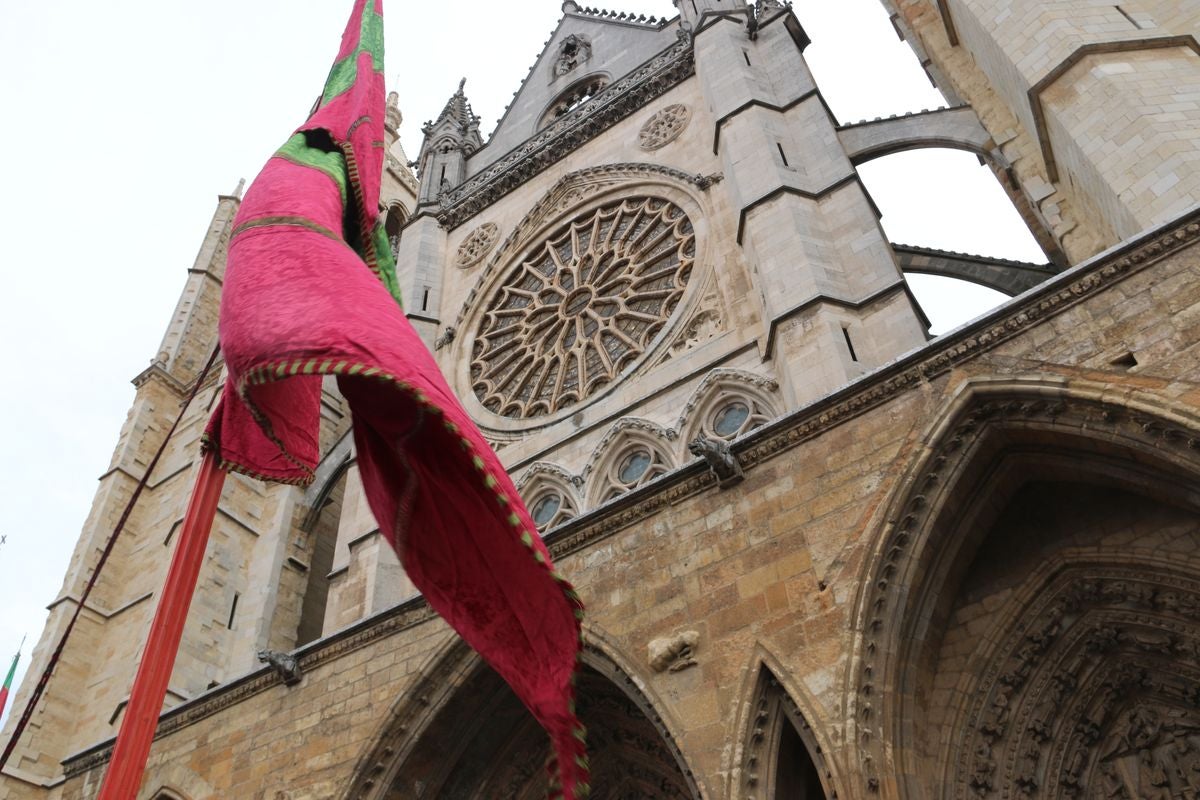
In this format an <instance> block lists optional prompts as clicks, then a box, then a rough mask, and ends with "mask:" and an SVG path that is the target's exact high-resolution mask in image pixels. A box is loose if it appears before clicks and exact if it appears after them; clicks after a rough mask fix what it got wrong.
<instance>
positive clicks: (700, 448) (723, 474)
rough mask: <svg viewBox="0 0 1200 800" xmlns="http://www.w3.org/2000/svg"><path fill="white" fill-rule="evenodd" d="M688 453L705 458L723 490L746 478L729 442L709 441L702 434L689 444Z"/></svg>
mask: <svg viewBox="0 0 1200 800" xmlns="http://www.w3.org/2000/svg"><path fill="white" fill-rule="evenodd" d="M688 451H689V452H690V453H691V454H692V455H694V456H699V457H700V458H703V459H704V460H705V462H707V464H708V468H709V469H711V470H712V472H713V474H714V475H716V476H717V483H718V484H719V485H720V486H721V488H722V489H724V488H726V487H728V486H733V485H734V484H735V483H739V482H740V481H741V480H742V479H743V478H745V477H746V476H745V475H744V474H743V473H742V465H741V464H739V463H738V460H737V457H736V456H735V455H734V454H733V451H732V450H731V449H730V448H729V442H726V441H723V440H721V439H709V438H708V437H707V436H704V435H703V434H701V435H700V436H697V437H696V438H695V439H692V441H690V442H688Z"/></svg>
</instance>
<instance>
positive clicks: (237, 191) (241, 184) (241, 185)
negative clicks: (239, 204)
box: [233, 178, 246, 200]
mask: <svg viewBox="0 0 1200 800" xmlns="http://www.w3.org/2000/svg"><path fill="white" fill-rule="evenodd" d="M245 188H246V179H245V178H238V185H237V188H236V189H234V190H233V196H234V197H236V198H238V199H239V200H240V199H241V197H242V190H243V189H245Z"/></svg>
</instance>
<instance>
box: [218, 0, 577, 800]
mask: <svg viewBox="0 0 1200 800" xmlns="http://www.w3.org/2000/svg"><path fill="white" fill-rule="evenodd" d="M383 119H384V85H383V16H382V9H381V8H380V0H357V2H356V3H355V6H354V11H353V15H352V17H351V20H350V23H349V25H348V26H347V28H346V32H345V34H344V35H343V38H342V47H341V50H340V52H339V53H338V58H337V61H336V62H335V64H334V67H333V69H332V71H331V72H330V75H329V79H328V81H327V83H326V85H325V90H324V92H323V94H322V96H321V99H320V101H319V102H318V104H317V107H316V108H315V109H314V111H313V113H312V115H311V116H310V118H309V119H308V121H307V122H306V123H305V124H304V125H303V126H302V127H301V128H300V129H299V130H298V131H297V132H296V133H295V134H294V135H293V136H292V137H291V139H289V140H288V141H287V143H286V144H285V145H284V146H283V147H282V148H281V149H280V150H279V151H278V152H277V153H276V154H275V155H274V156H273V157H272V158H271V159H270V160H269V161H268V162H267V164H266V166H265V167H264V168H263V170H262V172H261V173H260V174H259V176H258V178H256V179H255V181H254V183H253V184H252V185H251V186H250V188H249V190H248V191H247V192H246V196H245V199H244V200H243V201H242V204H241V208H240V210H239V211H238V215H237V218H236V220H235V221H234V231H233V237H232V240H231V242H230V245H229V257H228V262H227V266H226V273H225V282H224V288H223V294H222V298H221V320H220V336H221V349H222V352H223V353H224V356H225V363H226V365H227V367H228V370H229V380H228V383H227V384H226V386H225V392H224V395H223V396H222V398H221V403H220V405H219V407H218V408H217V410H216V412H215V413H214V415H213V418H212V420H211V422H210V423H209V427H208V431H207V432H206V434H205V442H206V447H208V448H209V449H211V450H212V451H213V452H214V453H215V454H216V456H217V457H218V458H219V459H220V462H221V466H222V467H224V468H226V469H229V470H231V471H235V472H241V473H243V474H246V475H250V476H253V477H257V478H261V479H263V480H267V481H277V482H285V483H301V484H302V483H307V482H309V481H311V480H312V477H313V471H314V469H315V466H316V463H317V460H318V458H319V457H320V453H319V447H318V430H319V405H320V394H321V380H322V376H323V375H334V376H337V381H338V386H339V388H340V390H341V392H342V394H343V395H344V396H345V397H346V399H347V401H348V402H349V404H350V409H351V413H352V415H353V420H354V442H355V446H356V448H357V454H358V467H359V470H360V472H361V474H362V481H363V487H364V489H365V492H366V497H367V501H368V502H369V504H370V506H371V510H372V511H373V512H374V514H375V518H376V520H377V521H378V523H379V527H380V530H381V531H382V532H383V533H384V535H385V536H386V537H387V538H388V540H389V541H390V542H391V544H392V546H393V547H394V548H395V549H396V552H397V554H398V555H399V556H400V560H401V562H402V563H403V565H404V568H405V570H406V571H407V573H408V575H409V577H410V578H411V579H412V581H413V583H414V584H416V586H417V588H418V589H420V590H421V592H422V593H423V594H424V596H425V598H426V599H427V600H428V602H429V604H430V606H432V607H433V608H434V609H435V610H436V611H437V612H438V613H440V614H441V615H442V617H443V618H445V620H446V621H447V622H448V623H449V624H450V625H451V626H453V627H454V629H455V630H456V631H458V632H459V634H460V635H461V636H462V637H463V639H464V640H466V642H467V643H468V644H470V645H471V646H472V647H473V648H474V649H475V650H476V651H478V652H479V654H480V655H481V656H482V657H483V658H484V659H485V660H486V661H487V662H488V663H489V664H490V665H491V666H492V667H493V668H494V669H495V670H496V672H498V673H499V674H500V676H501V677H503V678H504V679H505V680H506V681H507V682H508V684H509V686H511V687H512V689H513V691H514V692H515V693H516V695H517V696H518V697H519V698H520V699H521V700H522V702H524V703H525V705H526V706H527V707H528V708H529V710H530V711H531V712H532V713H533V715H534V717H535V718H536V719H537V720H538V721H539V722H540V723H541V724H542V726H543V727H544V728H545V729H546V731H547V732H548V733H549V735H550V740H551V744H552V746H553V753H554V756H555V758H554V759H552V760H551V764H552V773H553V774H552V775H551V794H552V796H562V797H564V798H567V799H568V800H574V798H577V797H583V796H585V795H586V794H587V785H588V784H587V781H588V772H587V759H586V755H585V748H584V732H583V727H582V726H581V725H580V724H579V721H578V719H577V718H576V715H575V702H574V682H575V674H576V671H577V670H578V668H579V655H580V649H581V646H580V621H581V619H582V617H583V605H582V603H581V602H580V601H579V597H578V595H576V593H575V591H574V590H573V589H572V588H571V586H570V584H569V583H567V582H566V581H565V580H563V579H562V578H561V577H560V576H559V574H558V573H557V572H556V571H555V570H554V567H553V566H552V564H551V562H550V557H549V553H548V552H547V550H546V548H545V545H544V544H543V543H542V541H541V538H540V537H539V536H538V535H537V531H536V528H535V527H534V525H533V523H532V521H531V520H530V517H529V513H528V512H527V511H526V509H525V506H524V504H523V503H522V502H521V499H520V497H519V496H518V495H517V492H516V490H515V488H514V487H513V484H512V481H511V480H510V479H509V477H508V475H507V473H506V472H505V470H504V468H503V466H501V464H500V462H499V459H497V458H496V456H495V454H494V453H493V452H492V450H491V448H490V447H489V446H488V444H487V442H486V441H485V440H484V438H483V436H482V435H481V434H480V433H479V431H478V430H477V429H476V427H475V425H474V424H473V423H472V421H471V419H470V417H469V416H468V415H467V413H466V412H465V411H464V410H463V408H462V406H461V405H460V404H459V402H458V400H457V399H456V398H455V396H454V394H453V393H452V392H451V390H450V388H449V386H448V385H447V384H446V382H445V380H444V379H443V377H442V375H441V373H440V372H439V370H438V368H437V365H436V364H435V362H434V360H433V357H432V356H431V354H430V353H429V350H428V349H427V348H426V347H425V345H424V344H423V343H422V342H421V340H420V339H419V337H418V336H417V334H416V332H415V331H414V330H413V329H412V327H411V325H410V324H409V322H408V320H407V319H406V318H405V316H404V313H403V311H402V310H401V306H400V297H399V291H398V284H397V281H396V277H395V267H394V264H393V263H392V257H391V253H390V250H389V247H388V243H387V240H386V237H385V235H384V232H383V227H382V224H381V221H380V219H379V213H378V208H379V191H380V181H381V176H382V170H383V160H384V142H383Z"/></svg>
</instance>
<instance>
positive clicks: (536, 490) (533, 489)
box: [517, 461, 583, 534]
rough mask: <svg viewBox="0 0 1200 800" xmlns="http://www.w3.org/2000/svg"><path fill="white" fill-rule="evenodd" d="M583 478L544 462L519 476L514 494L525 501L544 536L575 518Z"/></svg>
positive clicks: (581, 501) (580, 501)
mask: <svg viewBox="0 0 1200 800" xmlns="http://www.w3.org/2000/svg"><path fill="white" fill-rule="evenodd" d="M581 486H583V478H581V477H579V476H578V475H572V474H571V473H570V472H568V471H567V470H565V469H563V468H562V467H560V466H558V465H557V464H551V463H549V462H546V461H538V462H536V463H535V464H533V465H532V466H530V467H529V469H527V470H525V472H524V473H522V475H521V477H520V479H519V480H518V481H517V492H519V493H520V495H521V498H522V499H523V500H524V501H525V506H526V508H528V509H529V513H530V516H531V517H532V518H533V522H534V524H535V525H536V526H537V529H538V531H540V532H541V533H543V534H544V533H545V532H547V531H549V530H551V529H553V528H556V527H557V526H559V525H561V524H562V523H564V522H566V521H567V520H569V519H572V518H574V517H577V516H579V509H580V508H581V507H582V505H583V500H582V498H581V497H580V495H579V489H580V487H581Z"/></svg>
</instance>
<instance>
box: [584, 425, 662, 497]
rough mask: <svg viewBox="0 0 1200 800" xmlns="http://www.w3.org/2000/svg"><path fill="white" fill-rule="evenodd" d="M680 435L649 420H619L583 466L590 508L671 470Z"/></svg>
mask: <svg viewBox="0 0 1200 800" xmlns="http://www.w3.org/2000/svg"><path fill="white" fill-rule="evenodd" d="M678 438H679V437H678V434H677V433H676V432H675V431H673V430H668V429H666V428H664V427H662V426H661V425H659V424H657V423H655V422H651V421H650V420H646V419H639V418H635V417H624V418H622V419H619V420H617V421H616V422H615V423H614V424H613V426H612V427H611V428H610V429H609V431H608V433H606V434H605V435H604V438H602V439H601V440H600V442H599V444H597V445H596V449H595V450H594V451H593V453H592V457H591V459H589V460H588V464H587V466H586V467H584V469H583V478H584V480H585V481H586V486H587V488H586V492H587V507H588V508H595V507H596V506H598V505H600V504H602V503H606V502H608V501H609V500H612V499H614V498H616V497H619V496H621V495H623V494H625V493H626V492H629V491H632V490H634V489H637V488H639V487H641V486H644V485H646V484H647V483H649V482H650V481H652V480H654V479H655V478H658V477H660V476H662V475H665V474H667V473H668V472H670V471H671V470H672V469H673V468H674V467H675V464H676V459H675V456H674V450H675V448H674V446H673V442H675V440H676V439H678Z"/></svg>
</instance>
